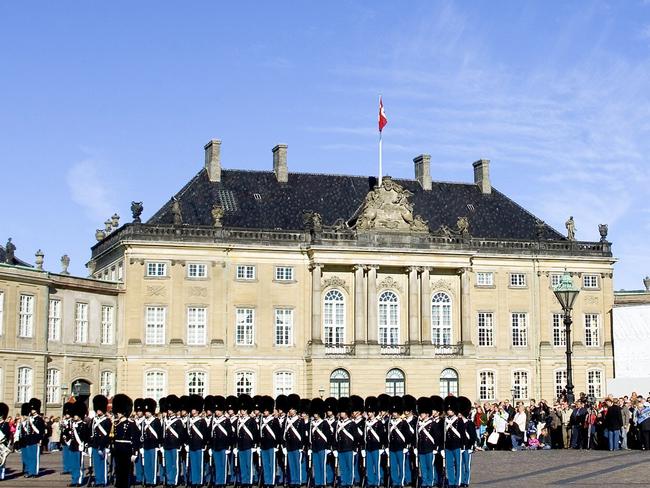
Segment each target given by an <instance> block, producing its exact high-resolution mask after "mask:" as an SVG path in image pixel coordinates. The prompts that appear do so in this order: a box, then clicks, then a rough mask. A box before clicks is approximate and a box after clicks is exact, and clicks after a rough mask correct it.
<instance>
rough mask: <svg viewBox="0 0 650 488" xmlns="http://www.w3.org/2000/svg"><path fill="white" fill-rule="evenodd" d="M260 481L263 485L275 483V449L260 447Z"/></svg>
mask: <svg viewBox="0 0 650 488" xmlns="http://www.w3.org/2000/svg"><path fill="white" fill-rule="evenodd" d="M260 455H261V456H262V483H263V485H264V486H273V485H275V473H276V469H275V466H276V459H275V457H276V456H275V449H273V448H271V449H262V451H261V454H260Z"/></svg>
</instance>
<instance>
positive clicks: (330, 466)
mask: <svg viewBox="0 0 650 488" xmlns="http://www.w3.org/2000/svg"><path fill="white" fill-rule="evenodd" d="M326 457H327V456H326ZM328 461H329V462H328V463H327V465H326V467H325V477H326V480H327V485H328V486H332V485H334V463H333V462H331V460H328Z"/></svg>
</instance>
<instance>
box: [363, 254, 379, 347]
mask: <svg viewBox="0 0 650 488" xmlns="http://www.w3.org/2000/svg"><path fill="white" fill-rule="evenodd" d="M366 269H367V270H368V274H367V278H368V283H367V290H368V344H377V336H378V335H379V334H378V332H379V331H378V330H377V270H378V269H379V266H377V265H374V264H371V265H369V266H367V268H366Z"/></svg>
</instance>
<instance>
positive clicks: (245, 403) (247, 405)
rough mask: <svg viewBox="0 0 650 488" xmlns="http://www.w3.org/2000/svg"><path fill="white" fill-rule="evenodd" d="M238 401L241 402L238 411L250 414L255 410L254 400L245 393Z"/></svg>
mask: <svg viewBox="0 0 650 488" xmlns="http://www.w3.org/2000/svg"><path fill="white" fill-rule="evenodd" d="M237 400H238V402H239V403H238V410H245V411H246V412H250V411H251V409H252V408H253V399H252V398H251V396H250V395H246V394H245V393H244V394H242V395H239V398H238V399H237Z"/></svg>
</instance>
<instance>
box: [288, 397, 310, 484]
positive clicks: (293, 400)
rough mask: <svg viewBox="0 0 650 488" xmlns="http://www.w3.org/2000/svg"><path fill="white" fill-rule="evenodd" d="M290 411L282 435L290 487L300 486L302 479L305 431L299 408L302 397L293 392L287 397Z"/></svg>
mask: <svg viewBox="0 0 650 488" xmlns="http://www.w3.org/2000/svg"><path fill="white" fill-rule="evenodd" d="M287 402H288V409H289V410H288V413H287V419H286V421H285V425H284V433H283V436H282V439H283V441H284V442H283V444H284V449H283V453H284V455H285V457H286V460H287V473H286V475H287V479H286V482H287V484H288V485H289V486H290V487H297V486H300V484H301V481H302V454H303V443H304V438H305V434H308V432H305V431H304V429H303V422H302V418H301V416H300V415H298V410H300V397H299V396H298V395H296V394H295V393H292V394H291V395H289V396H288V397H287Z"/></svg>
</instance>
